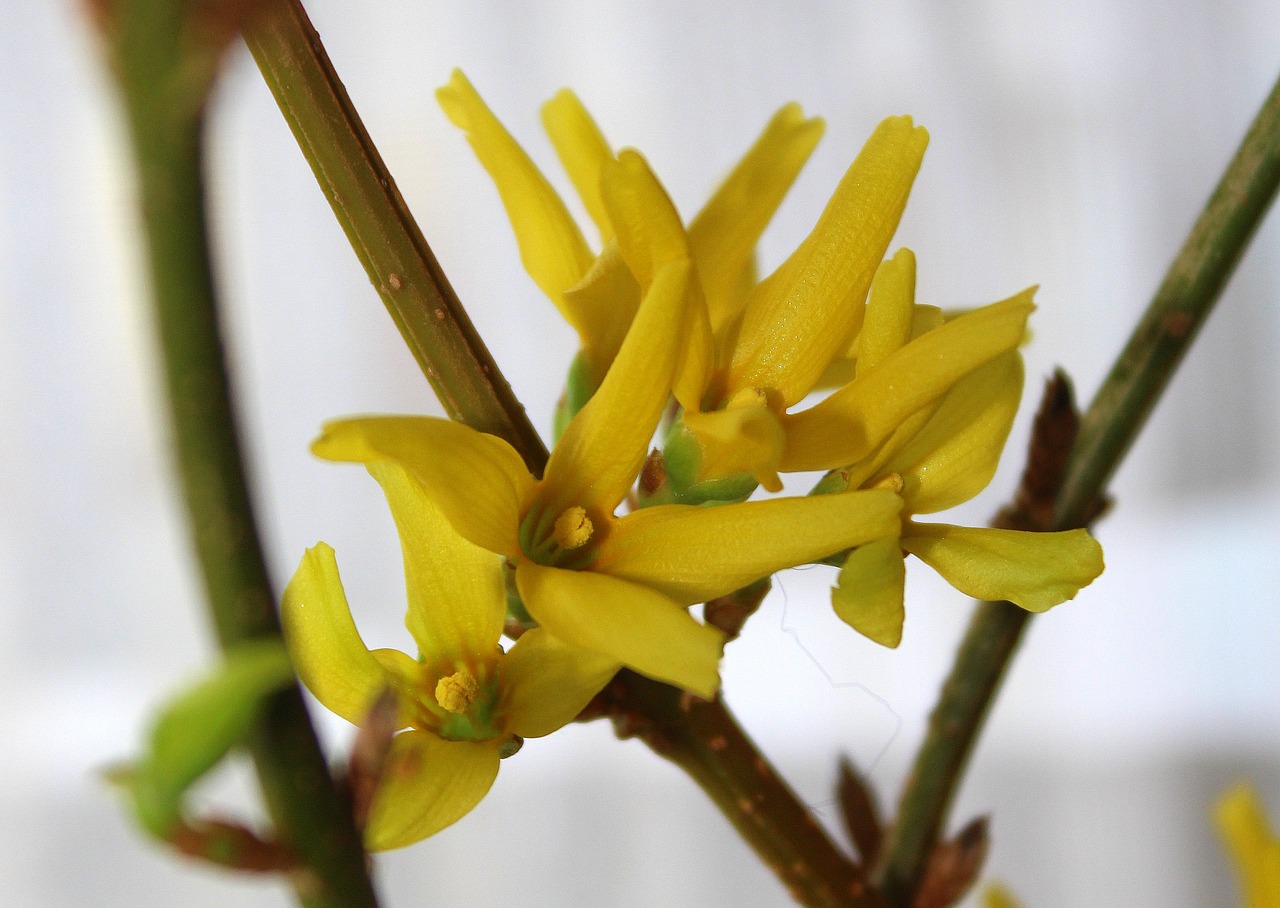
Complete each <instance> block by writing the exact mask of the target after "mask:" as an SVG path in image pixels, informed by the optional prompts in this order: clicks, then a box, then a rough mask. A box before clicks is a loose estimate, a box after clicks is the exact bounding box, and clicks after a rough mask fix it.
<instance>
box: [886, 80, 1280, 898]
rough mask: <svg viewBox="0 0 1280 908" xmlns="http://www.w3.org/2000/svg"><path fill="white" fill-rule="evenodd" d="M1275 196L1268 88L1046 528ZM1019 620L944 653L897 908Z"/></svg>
mask: <svg viewBox="0 0 1280 908" xmlns="http://www.w3.org/2000/svg"><path fill="white" fill-rule="evenodd" d="M1278 186H1280V82H1277V84H1276V86H1275V87H1273V88H1272V90H1271V94H1270V95H1269V96H1268V97H1267V99H1266V101H1265V102H1264V103H1263V106H1262V110H1261V111H1260V112H1259V113H1258V116H1257V117H1256V119H1255V120H1254V121H1253V124H1252V126H1250V128H1249V131H1248V133H1247V134H1246V135H1245V138H1244V141H1243V142H1242V143H1241V145H1240V147H1239V149H1238V150H1237V151H1236V154H1235V156H1234V157H1233V158H1232V160H1231V163H1230V164H1229V165H1228V166H1227V170H1226V172H1225V173H1224V174H1223V177H1222V179H1221V181H1220V182H1219V183H1218V186H1217V188H1216V189H1215V190H1214V192H1213V195H1212V196H1211V197H1210V199H1209V202H1208V204H1207V205H1206V206H1205V208H1204V210H1203V211H1202V212H1201V214H1200V217H1199V218H1198V219H1197V221H1196V223H1195V226H1194V227H1193V228H1192V230H1191V234H1190V236H1188V238H1187V240H1186V242H1185V243H1184V244H1183V247H1182V249H1181V250H1180V251H1179V253H1178V255H1177V257H1176V258H1175V259H1174V261H1173V264H1172V265H1171V266H1170V268H1169V270H1168V272H1167V273H1166V275H1165V278H1164V281H1163V282H1162V283H1161V284H1160V288H1159V289H1158V290H1157V291H1156V294H1155V297H1154V298H1153V299H1152V301H1151V304H1150V305H1149V306H1148V308H1147V311H1146V313H1145V314H1144V315H1143V317H1142V319H1141V320H1140V321H1139V323H1138V325H1137V327H1136V328H1135V329H1134V332H1133V334H1132V335H1131V336H1130V338H1129V342H1128V344H1127V345H1126V346H1125V348H1124V350H1123V351H1122V352H1121V353H1120V356H1119V357H1118V358H1117V360H1116V363H1115V365H1114V366H1113V367H1112V369H1111V372H1110V374H1109V375H1108V376H1107V378H1106V380H1105V381H1104V382H1103V385H1102V387H1101V388H1100V389H1099V390H1098V393H1097V395H1096V396H1095V397H1094V399H1093V402H1092V403H1091V404H1090V406H1089V409H1088V411H1087V412H1086V414H1085V416H1084V419H1083V421H1082V423H1081V426H1080V431H1079V433H1078V435H1077V437H1076V441H1075V444H1074V446H1073V447H1072V450H1071V456H1070V458H1069V460H1068V462H1067V467H1066V474H1065V478H1064V480H1063V482H1062V484H1061V488H1060V491H1059V493H1058V495H1057V499H1056V502H1055V503H1054V506H1053V509H1052V518H1051V519H1050V520H1049V521H1047V523H1046V525H1044V526H1043V527H1041V528H1042V529H1045V530H1063V529H1071V528H1075V527H1080V526H1084V525H1085V524H1086V522H1087V521H1088V520H1089V519H1090V518H1091V517H1092V516H1093V512H1094V511H1095V510H1096V504H1097V502H1098V501H1100V500H1101V498H1102V497H1103V495H1104V493H1105V490H1106V485H1107V482H1108V481H1109V480H1110V478H1111V477H1112V476H1113V475H1114V473H1115V471H1116V469H1117V468H1118V467H1119V465H1120V462H1121V460H1122V459H1123V458H1124V455H1125V454H1126V453H1127V452H1128V450H1129V447H1130V445H1132V444H1133V441H1134V439H1135V438H1136V437H1137V435H1138V432H1139V431H1140V430H1141V428H1142V426H1143V425H1144V424H1145V422H1146V419H1147V417H1148V416H1149V415H1150V413H1151V411H1152V409H1153V408H1154V407H1155V404H1156V401H1157V400H1158V399H1159V397H1160V395H1161V393H1162V392H1163V391H1164V389H1165V387H1166V386H1167V385H1168V383H1169V380H1170V379H1171V378H1172V376H1173V373H1174V370H1175V369H1176V368H1177V366H1178V364H1179V363H1180V362H1181V360H1182V357H1183V355H1184V354H1185V353H1186V350H1187V348H1188V347H1189V346H1190V344H1191V341H1192V339H1194V337H1195V336H1196V333H1197V332H1198V331H1199V329H1200V327H1201V325H1203V323H1204V320H1205V319H1206V318H1207V317H1208V315H1209V312H1210V311H1211V310H1212V308H1213V305H1214V304H1215V303H1216V302H1217V300H1218V297H1219V296H1220V295H1221V293H1222V290H1223V288H1224V287H1225V286H1226V283H1227V280H1228V279H1229V278H1230V276H1231V272H1232V270H1233V269H1234V267H1235V265H1236V263H1237V262H1238V261H1239V260H1240V257H1241V255H1243V253H1244V250H1245V248H1246V247H1247V246H1248V244H1249V240H1250V239H1251V238H1252V237H1253V234H1254V232H1255V231H1256V230H1257V228H1258V225H1259V224H1260V223H1261V222H1262V218H1263V216H1264V214H1265V213H1266V211H1267V209H1268V207H1269V206H1270V204H1271V202H1272V200H1273V199H1274V198H1275V195H1276V190H1277V187H1278ZM1030 617H1031V616H1030V615H1029V614H1028V613H1027V612H1024V611H1022V610H1021V609H1019V608H1017V607H1016V606H1013V605H1011V604H1009V603H1008V602H984V603H982V604H981V605H979V606H978V609H977V611H976V612H975V613H974V616H973V619H972V621H971V623H970V626H969V630H968V632H967V633H966V634H965V637H964V640H963V641H962V642H961V644H960V648H959V650H958V651H957V653H956V659H955V663H954V664H953V665H952V668H951V672H950V674H949V675H948V677H947V680H946V681H945V682H944V684H943V687H942V692H941V694H940V695H939V699H938V703H937V705H936V706H935V708H934V711H933V713H932V714H931V715H930V717H929V728H928V731H927V733H926V736H925V740H924V743H923V744H922V745H921V747H920V751H919V753H918V754H917V755H916V760H915V764H914V765H913V767H912V769H911V772H910V774H909V775H908V776H907V783H906V786H905V788H904V790H903V793H902V799H901V801H900V803H899V807H898V817H897V821H896V824H895V826H894V827H893V831H892V833H891V837H890V840H889V843H888V846H887V849H886V852H885V855H886V857H885V862H884V864H883V866H882V874H881V880H882V888H883V892H884V894H885V896H886V897H887V898H888V899H889V900H890V902H891V903H892V904H894V905H896V906H907V905H909V904H910V902H911V898H912V895H913V893H914V892H915V890H916V887H917V886H918V885H919V882H920V877H921V874H922V872H923V870H924V867H925V863H926V861H927V860H928V856H929V853H930V851H931V850H932V849H933V847H934V845H935V844H936V843H937V841H938V838H939V835H940V834H941V832H942V829H943V825H944V824H945V822H946V818H947V812H948V810H949V808H950V806H951V802H952V800H953V798H954V796H955V792H956V789H957V787H958V785H959V781H960V778H961V775H962V773H963V771H964V767H965V764H966V762H967V761H968V758H969V755H970V754H971V753H972V750H973V746H974V744H975V742H976V741H977V738H978V734H979V732H980V731H981V729H982V725H983V722H984V720H985V718H986V716H987V713H988V711H989V710H990V707H991V704H992V702H993V701H994V699H995V696H996V693H997V691H998V690H999V687H1000V683H1001V681H1002V680H1003V678H1004V676H1005V672H1006V671H1007V669H1008V665H1009V662H1010V660H1011V659H1012V657H1013V653H1014V652H1015V650H1016V649H1017V646H1018V642H1019V641H1020V640H1021V637H1022V634H1023V632H1024V631H1025V629H1026V626H1027V624H1028V622H1029V621H1030Z"/></svg>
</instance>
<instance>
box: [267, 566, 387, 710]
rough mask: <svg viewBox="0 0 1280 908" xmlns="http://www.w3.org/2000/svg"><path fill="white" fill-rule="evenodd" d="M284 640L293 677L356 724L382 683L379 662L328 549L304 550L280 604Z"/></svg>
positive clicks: (379, 691)
mask: <svg viewBox="0 0 1280 908" xmlns="http://www.w3.org/2000/svg"><path fill="white" fill-rule="evenodd" d="M280 621H281V623H282V624H283V625H284V638H285V643H286V644H288V647H289V655H290V656H292V657H293V664H294V666H295V667H296V668H297V670H298V677H299V678H301V679H302V683H303V684H305V685H306V686H307V690H309V691H311V693H313V694H315V698H316V699H317V700H319V701H320V703H321V704H323V705H324V707H325V708H326V709H328V710H330V711H331V712H334V713H336V714H338V715H339V716H341V717H342V718H344V719H346V720H347V721H348V722H352V723H355V724H359V723H360V722H362V721H363V720H364V717H365V713H366V712H368V710H369V705H370V704H371V703H372V702H373V700H374V698H375V697H377V696H378V694H380V693H381V692H382V690H383V689H384V688H385V687H387V685H388V681H387V676H386V673H385V672H384V671H383V668H382V665H381V664H380V663H379V662H378V660H377V659H376V658H374V656H373V655H372V654H371V653H370V652H369V648H368V647H367V646H365V645H364V641H363V640H361V639H360V632H359V631H357V630H356V625H355V622H354V621H352V620H351V609H350V607H349V606H348V605H347V594H346V592H345V591H344V590H343V589H342V578H340V577H339V576H338V562H337V560H336V559H335V558H334V554H333V549H332V548H330V547H329V546H328V545H325V544H324V543H323V542H318V543H316V544H315V545H314V546H312V547H311V548H309V549H307V551H306V554H304V555H303V556H302V563H301V564H299V565H298V570H297V571H296V572H295V573H294V575H293V579H292V580H290V581H289V585H288V586H286V587H285V590H284V599H283V601H282V602H281V605H280Z"/></svg>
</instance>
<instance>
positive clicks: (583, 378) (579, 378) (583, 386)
mask: <svg viewBox="0 0 1280 908" xmlns="http://www.w3.org/2000/svg"><path fill="white" fill-rule="evenodd" d="M597 387H599V385H598V384H597V382H596V381H595V379H593V378H592V377H591V370H590V369H589V368H588V367H587V358H586V357H585V356H583V355H582V351H581V350H579V351H578V355H577V356H575V357H574V358H573V362H571V363H570V364H569V374H568V375H566V376H565V380H564V393H563V394H561V395H560V400H559V401H558V402H557V403H556V412H555V418H554V420H553V421H552V426H551V433H552V440H553V443H554V442H557V441H559V440H560V436H561V435H563V434H564V430H565V429H567V428H568V427H569V422H570V420H572V419H573V418H574V417H575V416H577V415H578V411H579V410H581V409H582V408H583V407H585V406H586V405H587V401H589V400H590V399H591V395H592V394H595V393H596V388H597Z"/></svg>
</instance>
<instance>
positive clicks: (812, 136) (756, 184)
mask: <svg viewBox="0 0 1280 908" xmlns="http://www.w3.org/2000/svg"><path fill="white" fill-rule="evenodd" d="M824 128H825V127H824V126H823V122H822V120H820V119H818V118H816V117H815V118H813V119H805V116H804V112H803V111H802V110H801V108H800V105H799V104H795V103H792V104H788V105H786V106H785V107H783V108H782V109H781V110H779V111H778V112H777V113H776V114H774V115H773V118H772V119H770V120H769V123H768V125H766V126H765V128H764V132H762V133H761V134H760V137H759V138H758V139H756V141H755V144H754V145H752V146H751V148H750V149H749V150H748V151H747V153H746V155H744V156H743V158H742V160H741V161H740V162H738V166H737V167H735V168H734V169H733V172H732V173H730V174H729V176H728V178H727V179H726V180H725V181H724V183H722V184H721V185H720V188H719V189H717V190H716V192H715V194H714V195H712V196H711V198H710V200H708V202H707V204H706V205H704V206H703V208H702V211H700V212H699V213H698V216H697V217H695V218H694V219H693V222H692V223H691V224H690V225H689V242H690V245H691V246H692V247H693V261H694V264H695V265H697V268H698V273H699V275H700V276H701V278H702V287H703V290H704V291H705V292H706V297H707V309H708V313H709V314H710V317H711V328H712V331H713V332H714V333H715V334H716V336H717V337H718V336H719V335H720V332H721V330H722V329H723V328H724V326H725V325H726V324H727V323H729V322H730V321H732V320H733V319H735V318H736V317H737V315H738V314H739V312H740V311H741V308H742V306H743V305H744V304H745V303H746V301H747V293H748V292H749V291H750V287H751V278H752V277H753V276H754V269H753V267H752V256H753V255H754V252H755V248H756V243H758V242H759V241H760V235H761V234H762V233H764V229H765V227H766V226H767V225H768V223H769V221H770V219H772V217H773V214H774V212H775V211H777V210H778V206H779V205H780V204H782V199H783V197H784V196H786V194H787V191H788V190H789V189H790V188H791V184H792V183H794V182H795V179H796V176H797V175H798V174H799V173H800V169H801V168H802V167H804V164H805V162H806V161H807V160H809V155H810V154H812V153H813V149H814V148H815V147H816V146H817V144H818V140H819V139H821V138H822V132H823V129H824ZM744 274H745V275H746V276H747V280H746V281H744V279H743V278H744Z"/></svg>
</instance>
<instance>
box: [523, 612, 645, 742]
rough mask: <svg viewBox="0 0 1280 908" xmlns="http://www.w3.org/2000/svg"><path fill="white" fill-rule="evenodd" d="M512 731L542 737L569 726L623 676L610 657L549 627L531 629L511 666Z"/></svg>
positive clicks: (525, 735)
mask: <svg viewBox="0 0 1280 908" xmlns="http://www.w3.org/2000/svg"><path fill="white" fill-rule="evenodd" d="M505 666H506V667H505V670H504V671H505V684H506V688H507V691H508V694H507V697H508V699H507V720H506V727H507V730H508V731H510V732H511V733H512V734H516V735H519V736H520V737H522V738H539V737H541V736H543V735H549V734H551V732H553V731H555V730H556V729H557V728H560V727H561V726H562V725H565V724H567V723H569V722H572V721H573V720H574V718H575V717H576V716H577V715H578V713H580V712H582V708H583V707H584V706H586V705H587V703H588V702H589V701H590V700H591V698H592V697H594V696H595V695H596V694H597V693H599V692H600V689H601V688H602V687H604V686H605V685H606V684H608V683H609V679H611V678H612V677H613V676H614V675H616V674H617V673H618V669H619V668H621V667H622V666H621V664H620V663H619V662H618V661H617V660H616V659H612V658H610V657H609V656H602V655H600V654H599V653H594V652H591V651H590V650H585V649H579V648H578V647H574V646H569V645H568V644H566V643H564V642H562V641H560V640H558V639H556V638H555V637H553V636H552V635H551V634H549V633H547V630H546V628H542V627H536V628H534V629H533V630H530V631H525V632H524V633H523V634H521V635H520V639H519V640H517V641H516V645H515V646H514V647H512V649H511V652H510V653H508V654H507V659H506V663H505Z"/></svg>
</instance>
